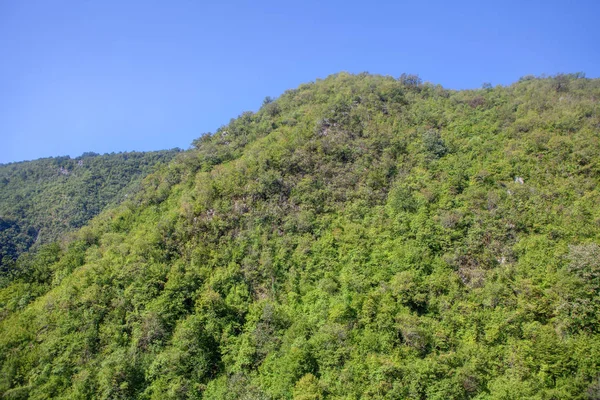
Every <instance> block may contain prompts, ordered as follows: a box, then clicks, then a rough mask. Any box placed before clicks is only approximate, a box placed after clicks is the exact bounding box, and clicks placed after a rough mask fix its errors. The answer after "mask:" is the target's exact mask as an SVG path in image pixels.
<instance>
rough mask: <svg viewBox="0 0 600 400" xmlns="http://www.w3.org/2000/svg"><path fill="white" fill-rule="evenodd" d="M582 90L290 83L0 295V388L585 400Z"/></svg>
mask: <svg viewBox="0 0 600 400" xmlns="http://www.w3.org/2000/svg"><path fill="white" fill-rule="evenodd" d="M599 99H600V80H598V79H585V78H583V77H582V76H581V75H579V74H573V75H559V76H555V77H551V78H544V79H536V78H523V79H521V80H520V81H519V82H517V83H515V84H513V85H510V86H508V87H500V86H499V87H495V88H491V87H486V88H483V89H481V90H465V91H452V90H446V89H444V88H442V87H441V86H438V85H433V84H423V83H421V82H420V80H419V79H418V78H417V77H414V76H406V75H403V76H401V77H400V78H399V79H394V78H391V77H382V76H373V75H369V74H360V75H350V74H346V73H341V74H337V75H334V76H331V77H328V78H327V79H324V80H318V81H316V82H313V83H310V84H305V85H301V86H300V87H299V88H297V89H294V90H290V91H287V92H286V93H284V94H283V95H282V96H281V97H280V98H279V99H277V100H275V101H270V99H268V100H266V101H265V104H264V106H263V107H262V108H261V110H260V111H259V112H257V113H244V114H242V115H241V116H240V117H239V118H237V119H235V120H232V121H231V123H230V124H228V125H227V126H225V127H223V128H221V129H219V130H218V131H217V132H216V133H215V134H213V135H205V136H203V137H202V138H199V139H198V140H196V141H195V142H194V146H195V148H194V149H192V150H189V151H186V152H183V153H181V154H179V155H178V156H177V157H175V158H174V159H173V160H172V162H171V163H169V164H168V165H164V166H162V167H161V168H160V169H159V170H157V171H156V172H154V173H153V174H151V175H149V176H148V177H146V178H145V179H144V181H143V184H142V185H141V190H140V191H139V192H138V193H137V194H136V196H134V197H133V198H130V199H128V200H126V201H124V202H123V203H121V204H120V205H119V206H117V207H115V208H111V209H108V210H106V211H104V212H102V213H101V214H100V215H99V216H98V217H97V218H95V219H93V220H92V221H91V223H90V224H89V225H88V226H85V227H83V228H82V229H80V230H79V231H78V232H77V234H75V235H74V237H73V240H72V241H71V242H69V243H61V244H50V245H48V246H42V247H41V248H40V250H39V251H38V252H37V253H36V254H35V256H30V257H28V258H25V257H23V258H22V260H21V261H20V263H19V265H18V270H19V275H18V279H16V280H15V281H14V282H13V283H12V284H11V285H9V286H7V287H5V288H4V289H1V290H0V393H3V395H4V397H5V398H30V399H42V398H63V399H87V398H98V399H130V398H139V399H188V398H190V399H297V400H299V399H304V400H307V399H360V398H364V399H595V398H598V397H599V396H600V246H599V244H600V103H599Z"/></svg>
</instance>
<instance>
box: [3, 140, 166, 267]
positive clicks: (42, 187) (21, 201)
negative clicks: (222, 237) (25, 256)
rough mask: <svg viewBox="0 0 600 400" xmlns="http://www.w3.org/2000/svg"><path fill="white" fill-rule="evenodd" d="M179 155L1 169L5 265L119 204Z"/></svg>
mask: <svg viewBox="0 0 600 400" xmlns="http://www.w3.org/2000/svg"><path fill="white" fill-rule="evenodd" d="M177 152H178V151H176V150H169V151H157V152H148V153H141V152H131V153H119V154H105V155H98V154H95V153H86V154H84V155H83V156H81V157H77V158H73V159H72V158H70V157H68V156H67V157H55V158H44V159H39V160H35V161H25V162H19V163H11V164H4V165H1V164H0V262H1V263H2V268H8V266H9V265H10V264H12V262H13V261H14V260H15V259H16V258H17V257H18V255H19V254H21V253H23V252H24V251H27V250H28V249H29V247H30V246H32V245H33V244H34V243H38V244H43V243H50V242H52V241H54V240H57V239H59V238H60V236H61V235H62V234H64V233H66V232H70V231H72V230H74V229H75V228H79V227H81V226H83V225H85V224H86V223H87V222H88V221H89V220H90V219H91V218H92V217H94V216H95V215H97V214H98V213H100V211H102V209H104V208H105V207H106V206H107V205H109V204H113V205H114V204H117V203H118V202H120V201H122V200H123V199H124V198H125V197H126V196H127V194H128V193H129V192H131V191H132V190H133V186H135V185H136V184H137V183H138V182H139V181H140V179H141V178H142V177H144V176H146V175H148V174H149V173H150V172H152V171H153V169H154V167H155V166H156V164H157V163H161V162H163V163H166V162H169V161H170V160H171V159H172V158H173V157H174V156H175V154H177Z"/></svg>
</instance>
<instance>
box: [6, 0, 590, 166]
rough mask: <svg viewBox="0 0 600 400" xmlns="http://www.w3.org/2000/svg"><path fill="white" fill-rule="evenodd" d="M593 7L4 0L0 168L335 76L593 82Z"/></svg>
mask: <svg viewBox="0 0 600 400" xmlns="http://www.w3.org/2000/svg"><path fill="white" fill-rule="evenodd" d="M598 15H600V1H597V0H595V1H573V2H565V1H527V0H521V1H502V2H487V1H411V2H403V1H389V2H383V1H356V2H353V1H329V2H328V1H296V2H286V1H273V2H269V1H254V2H251V1H247V2H242V1H239V2H225V1H219V2H217V1H215V2H205V1H201V0H173V1H166V0H164V1H152V0H143V1H136V0H127V1H122V0H115V1H113V0H71V1H66V0H27V1H18V0H12V1H11V0H7V1H0V163H6V162H11V161H20V160H30V159H35V158H39V157H48V156H59V155H70V156H78V155H80V154H81V153H83V152H84V151H95V152H98V153H105V152H119V151H131V150H159V149H166V148H173V147H181V148H188V147H189V145H190V143H191V141H192V140H193V139H195V138H197V137H198V136H200V135H201V134H202V133H204V132H214V131H215V130H216V129H217V128H218V127H219V126H221V125H223V124H226V123H227V122H228V121H229V120H230V119H231V118H232V117H235V116H237V115H239V114H240V113H242V112H243V111H246V110H257V109H258V108H259V107H260V105H261V103H262V100H263V99H264V97H265V96H272V97H276V96H278V95H279V94H281V93H282V92H283V91H285V90H286V89H289V88H294V87H297V86H298V85H299V84H301V83H303V82H309V81H313V80H315V79H316V78H324V77H326V76H327V75H329V74H332V73H335V72H339V71H349V72H355V73H358V72H362V71H368V72H371V73H377V74H383V75H392V76H396V77H397V76H399V75H400V74H401V73H403V72H408V73H416V74H418V75H420V76H421V78H423V79H424V80H425V81H430V82H433V83H439V84H441V85H443V86H444V87H448V88H453V89H460V88H477V87H480V86H481V84H482V83H484V82H490V83H492V84H493V85H496V84H510V83H512V82H514V81H516V80H517V79H518V78H519V77H520V76H524V75H528V74H534V75H539V74H543V73H545V74H555V73H559V72H579V71H582V72H585V73H586V75H587V76H588V77H599V76H600V27H599V25H600V24H599V23H598Z"/></svg>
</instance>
